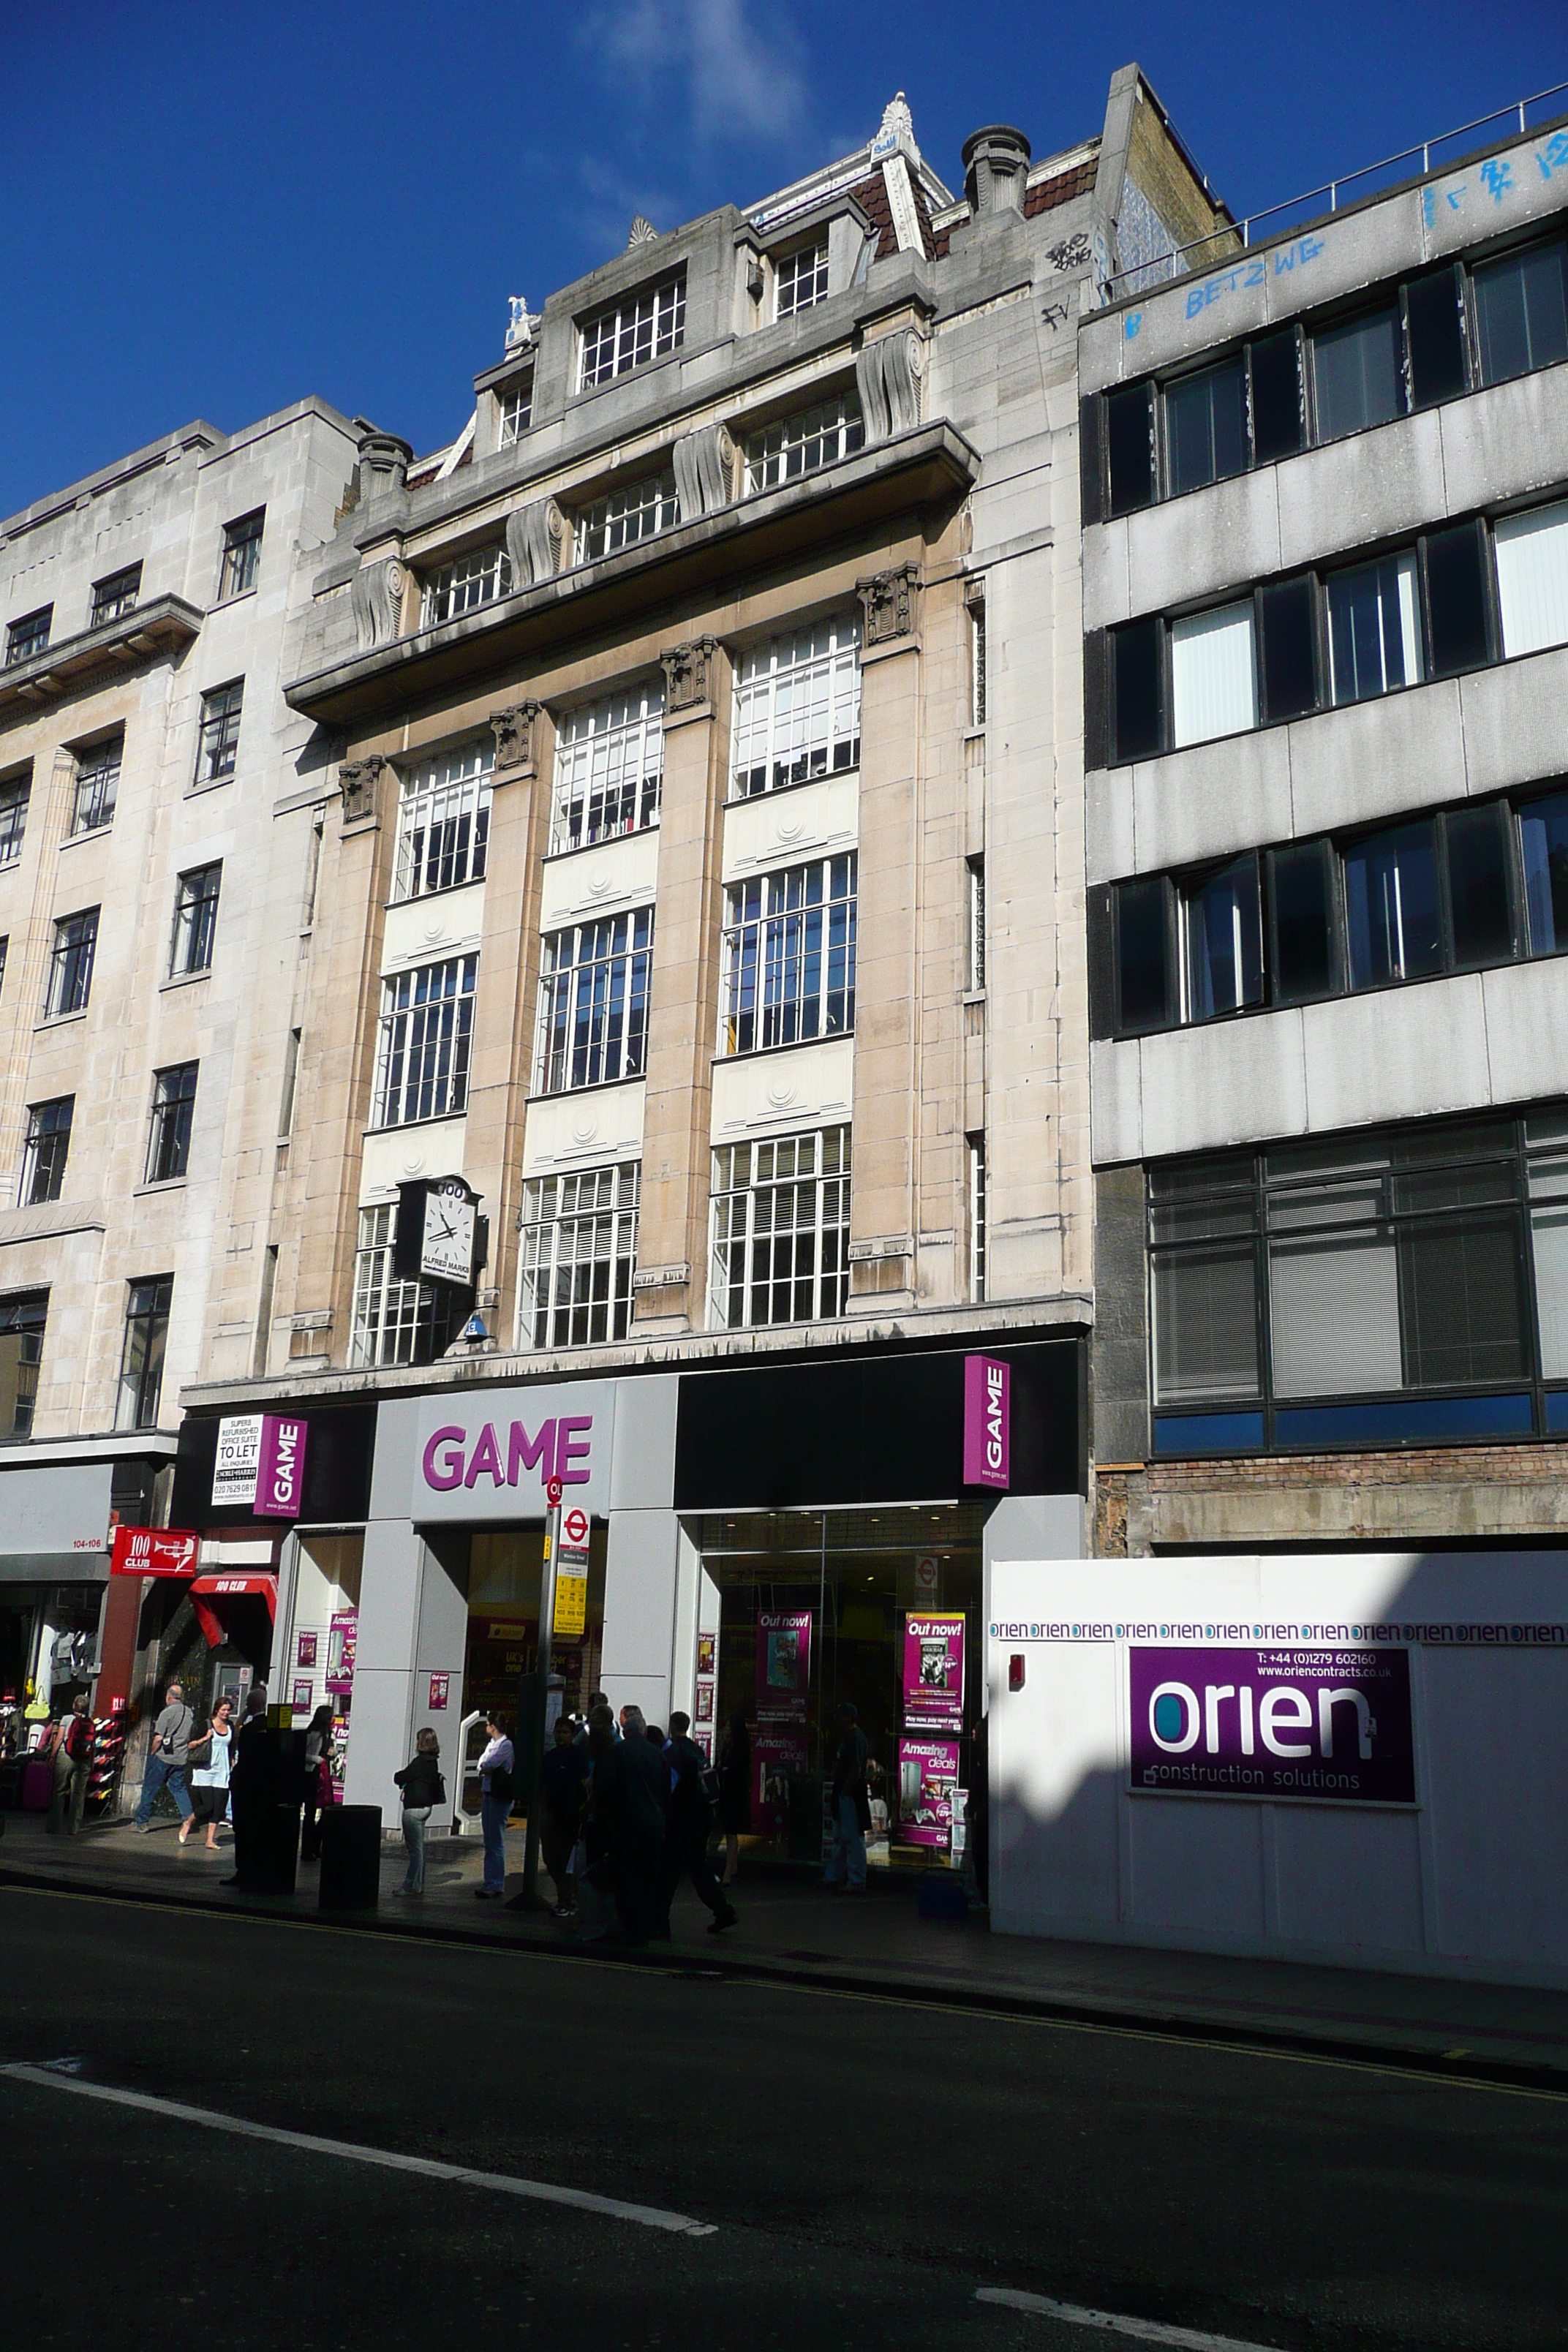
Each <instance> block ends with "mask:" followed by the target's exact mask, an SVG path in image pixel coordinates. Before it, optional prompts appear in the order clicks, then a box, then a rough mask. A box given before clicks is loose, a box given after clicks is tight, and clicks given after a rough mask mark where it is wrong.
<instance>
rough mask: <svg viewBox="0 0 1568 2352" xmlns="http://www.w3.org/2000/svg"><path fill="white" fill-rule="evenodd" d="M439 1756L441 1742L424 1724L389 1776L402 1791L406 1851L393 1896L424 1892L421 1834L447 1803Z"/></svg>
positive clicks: (423, 1842)
mask: <svg viewBox="0 0 1568 2352" xmlns="http://www.w3.org/2000/svg"><path fill="white" fill-rule="evenodd" d="M440 1754H441V1743H440V1741H439V1740H438V1739H437V1737H436V1734H435V1733H434V1732H433V1731H432V1730H431V1729H430V1727H429V1726H428V1725H426V1727H425V1729H424V1730H423V1731H421V1732H419V1733H418V1734H417V1735H416V1738H415V1742H414V1754H413V1756H412V1757H411V1759H409V1761H408V1762H407V1763H406V1764H405V1766H404V1768H403V1769H402V1771H401V1772H395V1773H394V1774H393V1776H392V1777H393V1779H394V1780H395V1782H396V1783H397V1786H398V1787H399V1788H400V1789H401V1790H402V1791H403V1843H404V1844H405V1846H406V1847H407V1848H408V1867H407V1869H406V1870H405V1872H404V1874H403V1881H402V1884H401V1885H398V1886H395V1887H394V1888H393V1890H392V1891H393V1893H394V1894H395V1895H423V1894H424V1892H425V1832H426V1828H427V1827H428V1825H429V1821H430V1816H431V1814H432V1813H433V1812H434V1811H435V1810H436V1808H437V1805H444V1804H445V1803H446V1801H447V1783H446V1782H445V1780H443V1779H442V1778H441V1767H440V1761H439V1759H440Z"/></svg>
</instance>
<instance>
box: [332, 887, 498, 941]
mask: <svg viewBox="0 0 1568 2352" xmlns="http://www.w3.org/2000/svg"><path fill="white" fill-rule="evenodd" d="M484 887H485V877H484V876H483V875H482V874H470V875H469V876H468V879H467V881H464V882H444V883H442V884H441V885H440V887H439V888H437V889H435V890H416V892H415V893H414V895H413V896H412V898H389V899H388V900H387V902H386V911H387V913H388V914H391V912H392V911H393V909H394V908H398V907H427V906H428V905H429V904H430V901H431V900H432V899H433V898H455V897H456V895H457V893H458V891H459V890H482V889H483V888H484ZM300 938H301V939H302V940H304V939H309V938H310V931H309V930H303V931H301V932H300Z"/></svg>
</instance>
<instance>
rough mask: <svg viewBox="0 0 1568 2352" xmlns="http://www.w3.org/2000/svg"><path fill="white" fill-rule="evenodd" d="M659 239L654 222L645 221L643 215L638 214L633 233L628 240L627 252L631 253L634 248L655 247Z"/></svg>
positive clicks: (633, 223)
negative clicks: (640, 246)
mask: <svg viewBox="0 0 1568 2352" xmlns="http://www.w3.org/2000/svg"><path fill="white" fill-rule="evenodd" d="M657 242H658V229H656V228H655V226H654V225H653V223H652V221H650V220H645V219H644V217H643V215H642V214H641V213H638V214H637V216H636V218H635V219H634V220H633V222H632V233H631V235H630V236H628V237H627V239H626V251H627V252H628V253H630V252H631V250H632V248H633V247H634V246H638V245H654V244H656V243H657Z"/></svg>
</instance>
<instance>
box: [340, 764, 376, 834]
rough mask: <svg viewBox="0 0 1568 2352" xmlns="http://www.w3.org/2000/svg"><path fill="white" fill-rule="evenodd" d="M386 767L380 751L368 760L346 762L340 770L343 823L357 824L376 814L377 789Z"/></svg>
mask: <svg viewBox="0 0 1568 2352" xmlns="http://www.w3.org/2000/svg"><path fill="white" fill-rule="evenodd" d="M385 765H386V761H384V759H383V758H382V756H381V754H380V752H379V751H373V752H372V753H371V755H370V757H369V758H368V759H366V760H345V761H343V763H342V767H341V768H340V769H339V770H338V790H339V791H340V792H341V793H342V796H343V823H344V824H358V822H359V820H360V819H361V817H366V816H374V814H375V788H376V785H377V783H378V782H380V779H381V772H382V770H383V768H384V767H385Z"/></svg>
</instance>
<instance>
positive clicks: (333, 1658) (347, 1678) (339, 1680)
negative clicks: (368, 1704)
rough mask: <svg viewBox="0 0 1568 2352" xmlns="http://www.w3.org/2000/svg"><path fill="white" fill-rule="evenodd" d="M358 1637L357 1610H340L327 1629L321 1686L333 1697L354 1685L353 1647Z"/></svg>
mask: <svg viewBox="0 0 1568 2352" xmlns="http://www.w3.org/2000/svg"><path fill="white" fill-rule="evenodd" d="M358 1639H359V1611H358V1610H357V1609H344V1610H342V1611H340V1612H339V1613H338V1615H336V1616H335V1617H334V1618H333V1619H332V1621H331V1624H330V1625H329V1627H328V1629H327V1671H326V1674H325V1675H324V1677H323V1678H322V1685H321V1687H322V1688H323V1690H328V1691H331V1694H332V1696H333V1697H334V1698H339V1697H342V1696H346V1694H347V1693H348V1692H350V1691H352V1690H353V1686H354V1649H355V1646H356V1644H357V1643H358Z"/></svg>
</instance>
